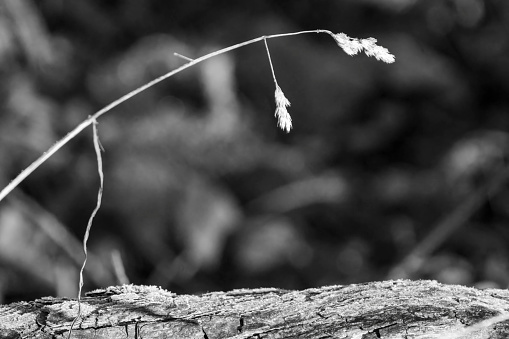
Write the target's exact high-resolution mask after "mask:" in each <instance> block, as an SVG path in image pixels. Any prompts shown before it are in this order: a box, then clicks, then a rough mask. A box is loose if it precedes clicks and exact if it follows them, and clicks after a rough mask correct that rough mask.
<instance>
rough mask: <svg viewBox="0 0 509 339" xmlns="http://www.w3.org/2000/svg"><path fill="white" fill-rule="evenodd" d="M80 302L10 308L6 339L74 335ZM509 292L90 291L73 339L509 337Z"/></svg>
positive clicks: (4, 322)
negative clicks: (189, 293)
mask: <svg viewBox="0 0 509 339" xmlns="http://www.w3.org/2000/svg"><path fill="white" fill-rule="evenodd" d="M77 310H78V303H77V301H76V300H70V299H66V298H52V297H45V298H42V299H37V300H35V301H31V302H18V303H13V304H9V305H1V306H0V339H7V338H9V339H14V338H41V339H43V338H44V339H46V338H66V337H67V335H68V332H69V327H70V325H71V322H72V321H73V319H74V317H75V316H76V315H77ZM508 310H509V291H507V290H500V289H486V290H479V289H474V288H468V287H463V286H456V285H443V284H440V283H437V282H435V281H411V280H395V281H382V282H370V283H364V284H354V285H344V286H326V287H320V288H311V289H307V290H303V291H288V290H281V289H276V288H260V289H240V290H233V291H229V292H211V293H206V294H202V295H177V294H174V293H171V292H169V291H166V290H164V289H160V288H158V287H154V286H137V285H124V286H112V287H108V288H105V289H100V290H95V291H92V292H90V293H87V295H86V296H85V297H83V298H82V300H81V317H80V318H79V319H78V321H77V322H76V324H75V326H74V328H73V331H72V338H108V339H111V338H113V339H114V338H122V339H125V338H136V339H138V338H139V339H141V338H144V339H147V338H177V339H178V338H199V339H215V338H231V339H234V338H235V339H241V338H243V339H247V338H310V339H314V338H316V339H318V338H351V339H361V338H362V339H369V338H507V337H509V321H508V319H509V315H508Z"/></svg>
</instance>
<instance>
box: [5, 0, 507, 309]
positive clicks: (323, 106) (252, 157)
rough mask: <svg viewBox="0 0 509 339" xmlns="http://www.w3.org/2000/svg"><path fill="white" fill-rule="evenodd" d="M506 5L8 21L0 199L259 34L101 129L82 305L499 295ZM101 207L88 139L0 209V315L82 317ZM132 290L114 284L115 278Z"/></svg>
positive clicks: (23, 2) (22, 1) (437, 2)
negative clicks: (289, 122) (349, 288)
mask: <svg viewBox="0 0 509 339" xmlns="http://www.w3.org/2000/svg"><path fill="white" fill-rule="evenodd" d="M508 20H509V2H507V1H502V0H446V1H444V0H426V1H424V0H420V1H419V0H384V1H382V0H376V1H375V0H362V1H359V0H350V1H328V0H320V1H263V0H260V1H254V2H249V3H246V2H239V1H226V0H223V1H214V2H212V1H206V0H200V1H188V2H186V1H157V0H147V1H104V0H101V1H99V0H95V1H91V0H87V1H85V0H77V1H72V2H68V1H63V0H41V1H30V0H4V1H2V3H1V4H0V73H1V82H0V98H1V100H0V106H1V109H0V184H1V186H2V187H4V186H5V185H6V184H7V183H8V182H9V181H10V180H11V179H12V178H14V177H15V176H16V175H17V174H18V173H19V172H20V171H21V170H22V169H23V168H25V167H26V166H27V165H28V164H30V163H31V162H32V161H33V160H35V159H36V158H37V157H38V156H39V155H40V154H41V153H43V152H44V151H45V150H47V149H48V148H49V147H50V146H51V145H52V144H53V143H54V142H55V141H56V140H58V139H59V138H60V137H62V136H63V135H65V134H66V133H67V132H68V131H70V130H71V129H72V128H74V127H75V126H76V125H77V124H78V123H79V122H81V121H82V120H84V119H85V118H86V117H87V116H88V115H90V114H93V113H94V112H95V111H97V110H98V109H100V108H102V107H103V106H105V105H107V104H108V103H110V102H111V101H113V100H115V99H117V98H118V97H120V96H121V95H123V94H126V93H127V92H129V91H130V90H133V89H135V88H136V87H138V86H140V85H142V84H144V83H145V82H147V81H149V80H151V79H153V78H155V77H157V76H159V75H162V74H164V73H165V72H167V71H169V70H171V69H174V68H176V67H178V66H180V65H182V64H183V63H185V60H183V59H181V58H178V57H176V56H174V55H173V53H174V52H177V53H180V54H182V55H185V56H188V57H190V58H196V57H199V56H201V55H204V54H206V53H208V52H211V51H213V50H217V49H220V48H222V47H226V46H229V45H233V44H235V43H238V42H242V41H245V40H249V39H251V38H255V37H258V36H261V35H265V34H276V33H284V32H292V31H298V30H308V29H317V28H323V29H328V30H331V31H333V32H338V33H339V32H344V33H346V34H348V35H350V36H355V37H362V38H367V37H375V38H377V39H378V41H379V44H381V45H382V46H384V47H387V48H388V49H389V50H390V51H391V52H392V53H393V54H395V56H396V63H394V64H391V65H387V64H383V63H381V62H377V61H376V60H375V59H374V58H368V57H366V56H356V57H350V56H348V55H346V54H345V53H343V51H342V50H341V49H340V48H339V47H338V46H337V45H336V43H335V42H334V41H333V39H331V38H330V37H329V36H327V35H325V34H307V35H299V36H295V37H288V38H281V39H272V40H269V41H268V43H269V47H270V49H271V55H272V59H273V63H274V68H275V72H276V76H277V78H278V83H279V85H280V86H281V88H282V89H283V91H284V93H285V95H286V96H287V97H288V99H289V100H290V101H291V103H292V106H291V107H290V109H289V111H290V113H291V115H292V118H293V121H294V130H293V131H292V132H291V133H290V134H286V133H284V132H282V131H281V130H279V129H278V128H277V127H276V121H275V118H274V116H273V113H274V109H275V103H274V84H273V80H272V76H271V72H270V68H269V64H268V60H267V56H266V52H265V48H264V46H263V43H258V44H255V45H250V46H247V47H243V48H242V49H239V50H236V51H234V52H231V53H229V54H227V55H223V56H219V57H217V58H214V59H211V60H209V61H207V62H204V63H203V64H200V65H198V66H196V67H193V68H191V69H188V70H186V71H185V72H184V73H181V74H179V75H177V76H176V77H174V78H171V79H169V80H167V81H165V82H163V83H162V84H159V85H157V86H156V87H154V88H151V89H150V90H148V91H147V92H144V93H142V94H140V95H138V96H137V97H135V98H133V99H131V100H130V101H128V102H126V103H124V104H122V105H121V106H119V107H117V108H115V109H114V110H113V111H111V112H109V113H108V114H107V115H105V116H104V117H103V118H101V119H100V120H99V133H100V138H101V142H102V144H103V146H104V148H105V150H106V152H105V153H104V154H103V160H104V174H105V191H104V198H103V206H102V208H101V210H100V211H99V214H98V216H97V218H96V220H95V222H94V225H93V227H92V232H91V237H90V240H89V251H90V253H91V257H90V259H89V262H88V265H87V270H86V272H85V290H90V289H93V288H97V287H104V286H107V285H110V284H117V283H122V282H127V281H129V282H132V283H136V284H153V285H160V286H162V287H164V288H167V289H170V290H172V291H175V292H179V293H199V292H204V291H213V290H227V289H232V288H240V287H262V286H275V287H281V288H289V289H302V288H307V287H312V286H319V285H325V284H346V283H355V282H364V281H370V280H382V279H389V278H399V277H406V278H413V279H417V278H430V279H437V280H439V281H441V282H445V283H459V284H466V285H471V286H479V287H483V286H496V287H502V288H506V287H507V286H508V284H509V269H508V268H509V267H508V266H509V253H508V246H507V244H508V242H509V229H508V216H509V208H508V206H509V205H508V203H507V201H508V199H509V191H508V189H507V180H506V179H507V178H506V176H507V174H506V171H507V170H506V165H505V159H506V153H507V151H508V146H509V135H508V134H507V133H508V129H509V118H508V106H509V102H508V99H507V97H508V96H507V92H508V90H509V81H508V80H507V79H509V74H508V72H509V41H508V40H509V26H508V25H509V21H508ZM98 187H99V181H98V174H97V163H96V158H95V155H94V151H93V145H92V136H91V130H89V129H87V130H85V131H84V132H83V133H82V134H80V135H79V136H78V137H77V138H75V139H74V140H73V141H71V142H70V143H69V144H68V145H67V146H65V147H64V148H63V149H62V150H61V151H59V152H58V153H57V154H56V155H55V156H53V157H52V158H51V159H50V160H49V161H48V162H47V163H45V164H44V165H43V166H42V167H41V168H39V169H38V170H37V171H36V172H34V173H33V174H32V175H31V176H30V177H29V178H28V179H27V180H26V181H25V182H23V183H22V185H20V187H18V188H17V189H16V191H15V192H13V193H12V194H11V195H9V196H8V198H7V199H5V200H4V201H2V202H1V203H0V299H1V300H2V302H11V301H15V300H27V299H32V298H35V297H40V296H43V295H59V296H68V297H73V296H75V295H76V291H77V284H78V283H77V275H78V269H79V267H80V265H81V261H82V260H83V255H82V247H81V244H80V242H81V239H82V237H83V234H84V231H85V227H86V224H87V219H88V217H89V215H90V213H91V211H92V209H93V207H94V206H95V201H96V197H97V190H98ZM123 270H124V271H125V274H124V272H123Z"/></svg>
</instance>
